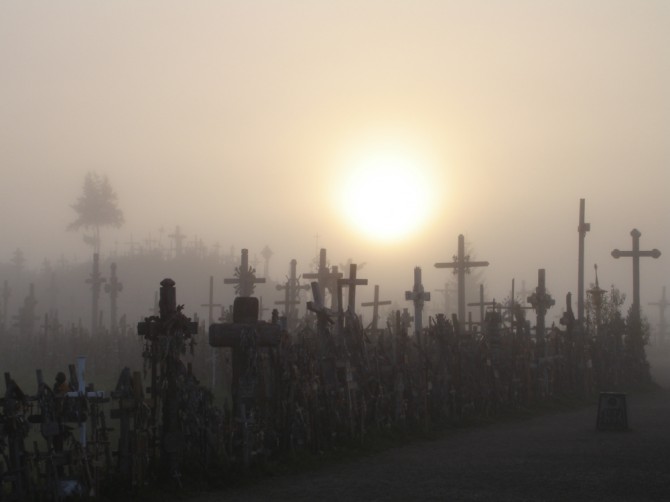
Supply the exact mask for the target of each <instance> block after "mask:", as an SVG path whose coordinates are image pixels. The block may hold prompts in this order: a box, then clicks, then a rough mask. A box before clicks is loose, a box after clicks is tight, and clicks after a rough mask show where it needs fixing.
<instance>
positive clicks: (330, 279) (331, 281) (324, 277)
mask: <svg viewBox="0 0 670 502" xmlns="http://www.w3.org/2000/svg"><path fill="white" fill-rule="evenodd" d="M303 277H304V278H305V279H316V280H317V282H318V285H319V290H320V292H321V293H320V294H321V298H325V296H326V290H328V292H330V295H331V302H330V308H331V309H332V310H334V311H338V310H339V305H338V304H337V280H338V279H341V278H342V273H341V272H339V271H338V269H337V267H333V268H332V269H329V268H328V261H327V260H326V250H325V249H324V248H321V251H320V252H319V269H318V270H317V271H316V273H313V272H309V273H306V274H303Z"/></svg>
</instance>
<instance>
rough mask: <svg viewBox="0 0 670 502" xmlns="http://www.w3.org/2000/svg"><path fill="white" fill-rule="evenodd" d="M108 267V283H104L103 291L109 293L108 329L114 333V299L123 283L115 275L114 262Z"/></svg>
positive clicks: (115, 310)
mask: <svg viewBox="0 0 670 502" xmlns="http://www.w3.org/2000/svg"><path fill="white" fill-rule="evenodd" d="M110 269H111V272H110V275H109V283H107V284H105V292H106V293H109V304H110V310H109V311H110V314H109V315H110V320H109V323H110V329H111V330H112V333H116V332H117V330H118V323H117V309H116V300H117V299H118V295H119V293H120V292H121V291H122V290H123V284H122V283H121V282H119V279H118V278H117V277H116V263H112V264H111V266H110Z"/></svg>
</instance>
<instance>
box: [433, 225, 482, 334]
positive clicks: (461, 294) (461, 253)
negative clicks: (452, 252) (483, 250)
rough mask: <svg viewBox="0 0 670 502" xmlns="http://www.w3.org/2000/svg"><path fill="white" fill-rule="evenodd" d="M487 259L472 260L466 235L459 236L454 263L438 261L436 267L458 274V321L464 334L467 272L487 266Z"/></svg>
mask: <svg viewBox="0 0 670 502" xmlns="http://www.w3.org/2000/svg"><path fill="white" fill-rule="evenodd" d="M488 264H489V262H487V261H470V256H469V255H466V254H465V237H463V234H460V235H459V236H458V256H454V261H453V262H452V263H436V264H435V268H453V269H454V274H457V275H458V320H459V321H460V322H459V323H458V325H459V331H460V332H461V333H460V334H462V331H463V324H464V322H465V274H469V273H470V269H471V268H472V267H487V266H488Z"/></svg>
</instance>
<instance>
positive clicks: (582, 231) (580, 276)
mask: <svg viewBox="0 0 670 502" xmlns="http://www.w3.org/2000/svg"><path fill="white" fill-rule="evenodd" d="M590 230H591V224H590V223H586V222H584V199H579V226H578V227H577V232H579V262H578V267H577V322H579V323H582V322H584V238H585V237H586V232H589V231H590Z"/></svg>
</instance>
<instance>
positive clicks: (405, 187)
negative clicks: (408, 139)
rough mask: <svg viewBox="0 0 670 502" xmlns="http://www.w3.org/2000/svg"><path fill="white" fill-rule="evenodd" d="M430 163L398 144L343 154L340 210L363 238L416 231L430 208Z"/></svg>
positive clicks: (395, 236)
mask: <svg viewBox="0 0 670 502" xmlns="http://www.w3.org/2000/svg"><path fill="white" fill-rule="evenodd" d="M430 172H431V166H429V164H428V162H427V161H426V160H425V159H422V158H421V156H420V155H418V154H417V153H416V152H412V151H409V150H407V149H403V148H400V147H398V146H388V145H387V146H385V147H384V148H369V149H367V150H364V151H362V152H358V153H357V154H356V155H354V156H352V158H350V159H348V161H347V166H346V175H345V178H344V180H343V181H344V182H343V184H342V186H341V189H340V197H339V206H340V207H339V210H340V211H341V214H343V215H344V217H345V219H346V220H347V222H348V223H349V224H350V225H351V226H352V227H353V228H354V229H356V230H357V231H358V232H359V233H362V234H363V235H365V236H366V237H367V238H369V239H371V240H376V241H384V242H394V241H399V240H403V239H406V238H408V237H410V236H411V235H413V234H414V233H416V232H418V231H419V230H421V229H422V228H423V226H424V225H425V224H426V223H427V222H428V221H429V219H430V217H431V214H432V213H433V210H434V202H435V193H436V187H435V183H434V182H432V181H431V179H430V176H429V175H430Z"/></svg>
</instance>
